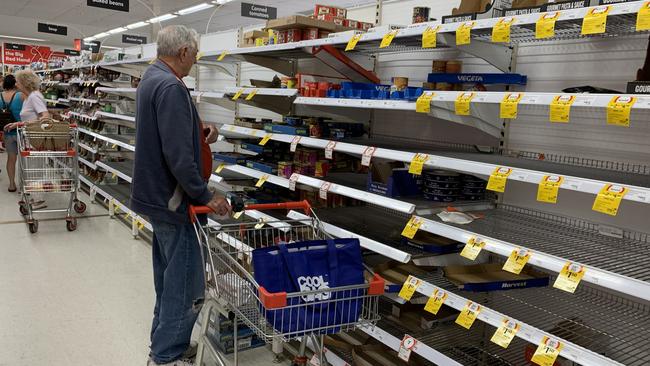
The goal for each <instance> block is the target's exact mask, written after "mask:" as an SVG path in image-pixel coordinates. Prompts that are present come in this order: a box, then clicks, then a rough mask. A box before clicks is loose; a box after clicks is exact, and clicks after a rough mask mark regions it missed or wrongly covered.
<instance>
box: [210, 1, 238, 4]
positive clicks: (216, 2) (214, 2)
mask: <svg viewBox="0 0 650 366" xmlns="http://www.w3.org/2000/svg"><path fill="white" fill-rule="evenodd" d="M231 1H233V0H215V1H213V2H212V3H213V4H219V5H223V4H225V3H229V2H231Z"/></svg>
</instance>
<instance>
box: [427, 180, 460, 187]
mask: <svg viewBox="0 0 650 366" xmlns="http://www.w3.org/2000/svg"><path fill="white" fill-rule="evenodd" d="M424 186H425V187H428V188H433V189H439V188H455V189H460V188H461V187H462V186H461V183H460V182H437V181H434V180H428V179H427V180H425V182H424Z"/></svg>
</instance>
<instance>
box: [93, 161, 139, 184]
mask: <svg viewBox="0 0 650 366" xmlns="http://www.w3.org/2000/svg"><path fill="white" fill-rule="evenodd" d="M95 165H97V166H98V167H99V168H102V169H104V170H106V171H107V172H110V173H113V174H115V175H116V176H118V177H120V178H122V179H124V180H125V181H127V182H129V183H131V181H132V179H131V177H130V176H128V175H127V174H124V173H123V172H121V171H119V170H117V169H115V168H113V167H112V166H110V165H108V164H106V163H104V162H102V161H98V162H97V163H95Z"/></svg>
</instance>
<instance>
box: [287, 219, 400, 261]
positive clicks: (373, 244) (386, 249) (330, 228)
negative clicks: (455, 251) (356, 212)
mask: <svg viewBox="0 0 650 366" xmlns="http://www.w3.org/2000/svg"><path fill="white" fill-rule="evenodd" d="M287 217H289V218H290V219H292V220H309V219H310V217H309V216H307V215H305V214H302V213H300V212H298V211H293V210H292V211H289V213H288V214H287ZM303 223H305V224H307V225H309V224H311V221H303ZM321 223H322V225H323V230H325V232H327V233H328V234H330V235H332V236H334V237H336V238H356V239H359V243H361V246H362V247H363V248H365V249H368V250H370V251H373V252H375V253H378V254H381V255H383V256H384V257H387V258H390V259H393V260H396V261H398V262H401V263H408V262H410V261H411V255H410V254H408V253H406V252H403V251H401V250H399V249H395V248H393V247H391V246H389V245H386V244H382V243H380V242H378V241H375V240H372V239H369V238H366V237H365V236H362V235H358V234H355V233H353V232H352V231H349V230H345V229H342V228H340V227H338V226H336V225H332V224H329V223H327V222H324V221H321Z"/></svg>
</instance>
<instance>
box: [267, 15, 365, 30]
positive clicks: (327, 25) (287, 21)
mask: <svg viewBox="0 0 650 366" xmlns="http://www.w3.org/2000/svg"><path fill="white" fill-rule="evenodd" d="M266 28H269V29H275V30H281V29H292V28H319V29H321V30H326V31H330V32H341V31H346V30H352V29H356V28H348V27H344V26H341V25H336V24H334V23H332V22H327V21H324V20H320V19H314V18H311V17H307V16H304V15H291V16H288V17H283V18H278V19H273V20H269V21H267V22H266Z"/></svg>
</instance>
